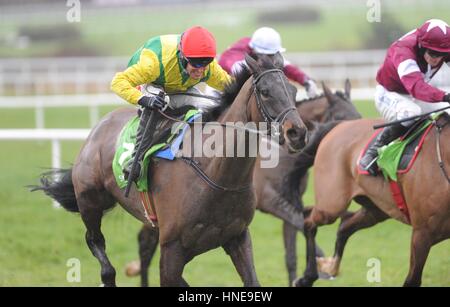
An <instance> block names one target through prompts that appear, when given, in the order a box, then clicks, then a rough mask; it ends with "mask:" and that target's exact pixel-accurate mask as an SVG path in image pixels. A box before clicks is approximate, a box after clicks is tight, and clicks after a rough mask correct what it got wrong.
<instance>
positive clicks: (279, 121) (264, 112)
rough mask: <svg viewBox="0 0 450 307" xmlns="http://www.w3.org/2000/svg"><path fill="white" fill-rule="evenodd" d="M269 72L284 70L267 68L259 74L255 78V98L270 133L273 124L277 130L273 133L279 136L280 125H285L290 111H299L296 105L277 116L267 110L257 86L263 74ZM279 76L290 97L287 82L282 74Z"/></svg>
mask: <svg viewBox="0 0 450 307" xmlns="http://www.w3.org/2000/svg"><path fill="white" fill-rule="evenodd" d="M269 73H281V74H284V72H283V71H282V70H281V69H277V68H273V69H268V70H265V71H263V72H262V73H260V74H258V75H257V76H256V77H255V78H254V79H253V93H254V94H255V98H256V106H257V107H258V110H259V112H260V113H261V116H262V118H263V119H264V121H265V122H266V123H268V124H269V129H268V134H272V130H271V129H272V126H273V127H274V130H275V131H274V133H273V134H274V135H275V136H279V135H280V134H281V132H280V131H279V128H278V127H281V126H282V125H283V123H284V121H285V120H286V117H287V115H288V114H289V113H290V112H292V111H297V109H296V108H295V107H294V106H292V107H288V108H286V109H285V110H283V111H282V112H280V114H278V115H277V116H275V117H274V116H272V115H270V113H269V112H268V111H267V108H266V107H265V105H264V104H263V103H262V100H261V93H260V92H259V91H258V87H257V85H258V81H260V80H261V79H262V77H263V76H265V75H267V74H269ZM279 77H280V79H281V83H282V84H283V88H284V92H285V94H286V97H288V98H289V92H288V90H287V87H286V83H285V82H284V80H283V78H282V77H281V75H279ZM273 123H275V124H278V125H273Z"/></svg>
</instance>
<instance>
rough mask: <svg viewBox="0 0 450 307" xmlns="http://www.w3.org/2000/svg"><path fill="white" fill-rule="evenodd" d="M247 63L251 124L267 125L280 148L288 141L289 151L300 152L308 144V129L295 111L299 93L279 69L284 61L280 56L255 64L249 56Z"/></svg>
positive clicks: (263, 59)
mask: <svg viewBox="0 0 450 307" xmlns="http://www.w3.org/2000/svg"><path fill="white" fill-rule="evenodd" d="M245 61H246V63H247V65H248V67H249V69H250V71H251V73H252V75H253V96H254V98H255V99H254V101H255V103H254V104H252V105H249V108H250V112H251V113H250V116H251V120H252V121H254V122H261V121H265V122H266V123H267V124H268V125H269V126H270V127H271V128H270V131H271V134H272V136H276V137H278V138H279V143H280V144H284V143H285V141H287V142H286V145H287V147H288V149H289V151H291V152H297V151H299V150H300V149H302V148H303V147H304V146H305V144H306V142H307V128H306V126H305V124H304V123H303V121H302V120H301V118H300V116H299V114H298V112H297V111H296V108H295V95H296V93H297V89H296V88H295V87H294V86H293V85H292V84H290V83H289V81H288V79H287V78H286V76H285V75H284V73H283V71H282V70H281V69H280V68H279V67H282V63H283V57H282V56H281V55H280V54H277V55H275V56H274V57H273V58H264V57H263V58H260V59H258V61H256V60H255V59H254V58H252V57H251V56H248V55H247V56H246V57H245Z"/></svg>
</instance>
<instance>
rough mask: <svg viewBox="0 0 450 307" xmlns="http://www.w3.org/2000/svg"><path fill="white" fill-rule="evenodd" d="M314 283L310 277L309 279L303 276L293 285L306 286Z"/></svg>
mask: <svg viewBox="0 0 450 307" xmlns="http://www.w3.org/2000/svg"><path fill="white" fill-rule="evenodd" d="M312 284H313V283H312V282H311V281H310V280H309V279H307V278H305V277H302V278H299V279H297V280H295V281H294V282H293V284H292V285H293V286H294V287H301V288H305V287H311V286H312Z"/></svg>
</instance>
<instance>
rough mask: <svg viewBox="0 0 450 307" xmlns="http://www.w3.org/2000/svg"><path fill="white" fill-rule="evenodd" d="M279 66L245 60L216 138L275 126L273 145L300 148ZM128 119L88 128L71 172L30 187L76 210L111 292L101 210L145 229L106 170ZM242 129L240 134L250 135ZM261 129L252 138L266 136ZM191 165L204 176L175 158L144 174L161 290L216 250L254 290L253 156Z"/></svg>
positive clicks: (302, 135) (136, 206)
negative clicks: (120, 213) (121, 214)
mask: <svg viewBox="0 0 450 307" xmlns="http://www.w3.org/2000/svg"><path fill="white" fill-rule="evenodd" d="M281 61H282V57H281V55H280V56H278V57H277V58H276V59H275V62H272V61H261V62H256V61H255V60H254V59H253V58H251V57H249V56H247V57H246V62H247V64H248V67H249V70H250V72H251V74H250V73H249V72H247V71H245V70H244V71H243V72H242V73H241V75H240V76H237V77H236V82H235V83H234V84H231V86H229V87H228V88H227V90H226V91H225V95H224V97H225V98H224V101H223V104H222V105H221V106H220V110H221V112H218V122H219V123H218V124H216V125H215V126H216V127H218V128H217V129H221V130H222V132H223V134H222V135H225V127H229V124H225V123H230V122H231V123H237V122H241V123H244V124H245V123H249V122H253V123H259V122H264V121H265V122H268V123H269V124H270V123H278V124H282V129H281V131H280V134H281V135H280V142H283V141H284V142H285V144H286V145H287V146H288V147H289V148H290V149H291V150H300V149H301V148H302V147H303V146H304V144H305V141H306V135H307V129H306V127H305V126H304V124H303V122H302V120H301V119H300V117H299V115H298V113H297V112H293V110H295V93H296V89H295V87H294V86H292V85H290V84H289V82H288V80H287V78H286V76H285V75H284V73H283V72H282V71H281V70H279V69H277V68H276V67H277V66H278V65H280V63H279V62H281ZM275 64H277V66H274V65H275ZM227 97H228V98H227ZM230 97H232V98H233V99H230ZM230 104H231V105H230ZM229 105H230V106H229ZM228 106H229V107H228ZM135 114H136V111H135V110H133V109H120V110H117V111H114V112H111V113H110V114H108V115H107V116H106V117H104V118H103V119H102V120H101V121H100V123H99V124H97V126H95V127H94V128H93V129H92V131H91V133H90V135H89V137H88V139H87V140H86V142H85V144H84V146H83V147H82V149H81V152H80V154H79V155H78V157H77V159H76V162H75V164H74V166H73V168H72V169H69V170H63V171H61V170H60V171H55V172H54V173H53V174H50V175H49V176H45V175H44V176H43V177H42V178H41V186H39V187H37V188H36V189H41V190H43V191H44V192H45V193H47V194H48V195H49V196H51V197H52V198H54V199H56V200H57V201H59V202H60V203H61V205H62V206H63V207H64V208H66V209H68V210H69V211H75V212H77V211H78V212H80V214H81V218H82V220H83V222H84V224H85V226H86V228H87V232H86V242H87V245H88V247H89V248H90V250H91V252H92V253H93V255H94V256H95V257H96V258H97V259H98V261H99V262H100V265H101V279H102V282H103V283H104V285H105V286H115V275H116V271H115V269H114V267H113V266H112V264H111V263H110V261H109V259H108V257H107V255H106V246H105V239H104V236H103V234H102V232H101V220H102V216H103V214H104V212H105V211H106V210H108V209H110V208H112V207H113V206H114V205H115V204H116V203H119V204H120V205H121V206H122V207H123V208H124V209H125V210H126V211H128V212H129V213H130V214H131V215H133V216H134V217H135V218H137V219H138V220H140V221H141V222H143V223H144V224H148V223H149V220H148V219H147V217H146V213H145V210H144V208H143V206H142V204H141V202H140V198H139V194H138V191H137V190H136V189H135V188H134V186H133V188H132V190H131V193H130V195H129V197H128V198H126V197H124V189H120V188H119V187H118V185H117V183H116V180H115V178H114V175H113V170H112V160H113V157H114V153H115V150H116V140H117V138H118V136H119V134H120V132H121V130H122V128H123V127H124V125H125V124H126V123H127V122H128V121H129V120H130V119H131V118H132V117H133V116H135ZM234 127H236V125H234ZM236 131H237V130H236ZM245 131H246V132H245V134H246V136H248V135H249V134H250V133H254V132H255V130H248V129H247V130H245ZM268 131H270V129H265V130H261V131H256V132H259V133H261V134H264V133H265V134H267V133H268ZM189 134H190V131H189V132H188V135H189ZM210 134H212V133H210ZM209 136H210V135H208V134H207V133H204V134H203V135H201V138H200V139H199V140H198V139H196V138H194V137H192V138H191V139H189V137H187V138H185V140H186V139H189V140H190V141H191V143H190V144H186V143H185V145H186V146H188V145H191V147H190V148H193V150H194V151H195V150H196V149H199V152H202V148H203V143H204V142H205V140H207V139H208V137H209ZM232 136H233V137H232V139H231V140H230V142H231V143H232V145H234V147H232V148H235V149H236V148H239V147H240V146H245V144H246V142H247V141H248V140H247V138H245V137H241V138H237V137H236V133H234V134H232ZM217 145H219V144H216V146H217ZM226 145H227V144H224V146H223V147H226ZM199 146H201V147H200V148H198V147H199ZM244 148H245V147H244ZM247 152H248V150H247V151H246V153H247ZM234 153H235V154H236V150H235V151H234ZM195 161H196V165H197V167H198V168H201V169H202V171H203V175H204V177H200V176H197V175H196V173H195V172H194V170H193V169H191V167H190V166H188V165H187V164H186V163H185V162H184V161H183V160H182V159H176V160H175V161H173V162H169V161H167V160H158V159H155V160H154V163H153V165H152V167H151V169H150V170H149V174H151V176H150V177H151V178H149V179H150V184H149V190H150V191H151V195H152V198H153V202H154V206H155V212H154V213H155V214H156V216H157V218H158V224H159V243H160V248H161V258H160V283H161V286H187V285H188V284H187V283H186V281H185V280H184V279H183V277H182V274H183V269H184V267H185V265H186V264H187V263H188V262H189V261H190V260H192V259H193V258H194V257H195V256H197V255H199V254H202V253H204V252H206V251H208V250H211V249H214V248H217V247H220V246H221V247H223V248H224V250H225V251H226V253H227V254H229V256H230V257H231V259H232V261H233V264H234V265H235V267H236V270H237V271H238V273H239V275H240V277H241V279H242V281H243V283H244V285H245V286H258V285H259V282H258V279H257V276H256V272H255V268H254V263H253V252H252V245H251V239H250V233H249V231H248V225H249V224H250V222H251V220H252V218H253V215H254V212H255V206H256V205H255V193H254V189H253V182H252V181H253V180H252V174H253V168H254V165H255V162H256V157H253V156H251V155H248V154H247V155H246V156H244V157H239V158H236V156H234V157H224V156H220V155H218V156H214V157H199V158H197V157H195ZM197 170H198V169H197ZM52 175H55V176H52ZM205 177H207V178H206V179H205Z"/></svg>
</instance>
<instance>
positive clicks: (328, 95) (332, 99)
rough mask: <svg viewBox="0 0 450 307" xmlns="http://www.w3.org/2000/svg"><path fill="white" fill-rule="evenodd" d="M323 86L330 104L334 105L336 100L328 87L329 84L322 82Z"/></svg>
mask: <svg viewBox="0 0 450 307" xmlns="http://www.w3.org/2000/svg"><path fill="white" fill-rule="evenodd" d="M322 88H323V93H324V94H325V97H326V98H327V101H328V103H329V104H330V106H331V105H333V104H334V102H335V101H334V97H333V93H332V92H331V90H330V89H329V88H328V86H327V85H326V84H325V82H322Z"/></svg>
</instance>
